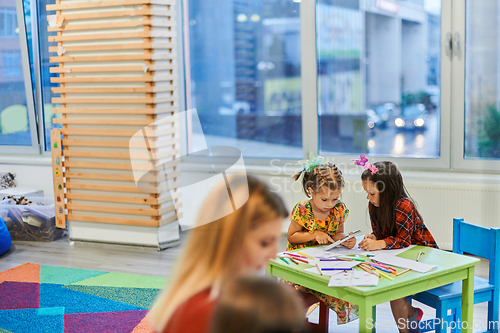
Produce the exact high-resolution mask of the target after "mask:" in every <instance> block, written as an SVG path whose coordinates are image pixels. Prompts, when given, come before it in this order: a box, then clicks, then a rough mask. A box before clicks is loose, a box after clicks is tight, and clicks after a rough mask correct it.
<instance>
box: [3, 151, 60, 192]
mask: <svg viewBox="0 0 500 333" xmlns="http://www.w3.org/2000/svg"><path fill="white" fill-rule="evenodd" d="M29 159H30V158H27V160H29ZM0 172H11V173H13V174H15V175H16V184H17V187H28V188H32V189H35V190H43V194H44V196H45V197H51V198H53V197H54V187H53V183H52V166H51V165H50V164H46V165H36V164H34V165H29V164H0Z"/></svg>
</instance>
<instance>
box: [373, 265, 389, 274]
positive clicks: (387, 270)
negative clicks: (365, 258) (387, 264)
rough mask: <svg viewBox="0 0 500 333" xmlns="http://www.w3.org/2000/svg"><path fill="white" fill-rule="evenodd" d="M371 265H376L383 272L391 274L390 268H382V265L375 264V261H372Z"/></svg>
mask: <svg viewBox="0 0 500 333" xmlns="http://www.w3.org/2000/svg"><path fill="white" fill-rule="evenodd" d="M370 266H373V267H375V268H376V269H379V270H381V271H382V272H386V273H389V274H391V270H389V269H385V268H382V267H380V266H378V265H374V264H373V263H370Z"/></svg>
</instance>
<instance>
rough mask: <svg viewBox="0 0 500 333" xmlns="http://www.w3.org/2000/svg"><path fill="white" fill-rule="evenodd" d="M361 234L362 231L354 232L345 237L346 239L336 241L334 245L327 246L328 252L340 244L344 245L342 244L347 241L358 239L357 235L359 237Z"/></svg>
mask: <svg viewBox="0 0 500 333" xmlns="http://www.w3.org/2000/svg"><path fill="white" fill-rule="evenodd" d="M360 233H361V230H356V231H354V232H353V233H351V234H349V235H347V236H345V237H344V238H342V239H340V240H338V241H336V242H334V243H332V244H330V245H327V246H326V250H331V249H333V248H334V247H337V246H339V245H340V244H342V243H343V242H345V241H346V240H348V239H351V238H353V237H356V236H357V235H359V234H360Z"/></svg>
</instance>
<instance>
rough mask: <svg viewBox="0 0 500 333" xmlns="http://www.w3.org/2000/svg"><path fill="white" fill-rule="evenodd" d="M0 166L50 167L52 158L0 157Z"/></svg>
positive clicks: (29, 156)
mask: <svg viewBox="0 0 500 333" xmlns="http://www.w3.org/2000/svg"><path fill="white" fill-rule="evenodd" d="M0 164H20V165H43V166H51V165H52V158H51V157H50V156H40V155H38V156H33V155H13V156H7V155H6V154H1V155H0Z"/></svg>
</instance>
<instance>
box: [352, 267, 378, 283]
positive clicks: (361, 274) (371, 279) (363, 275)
mask: <svg viewBox="0 0 500 333" xmlns="http://www.w3.org/2000/svg"><path fill="white" fill-rule="evenodd" d="M352 285H353V286H358V287H362V286H363V287H368V286H376V285H378V277H377V276H376V275H373V274H370V273H367V272H365V271H359V270H355V271H353V273H352Z"/></svg>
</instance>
